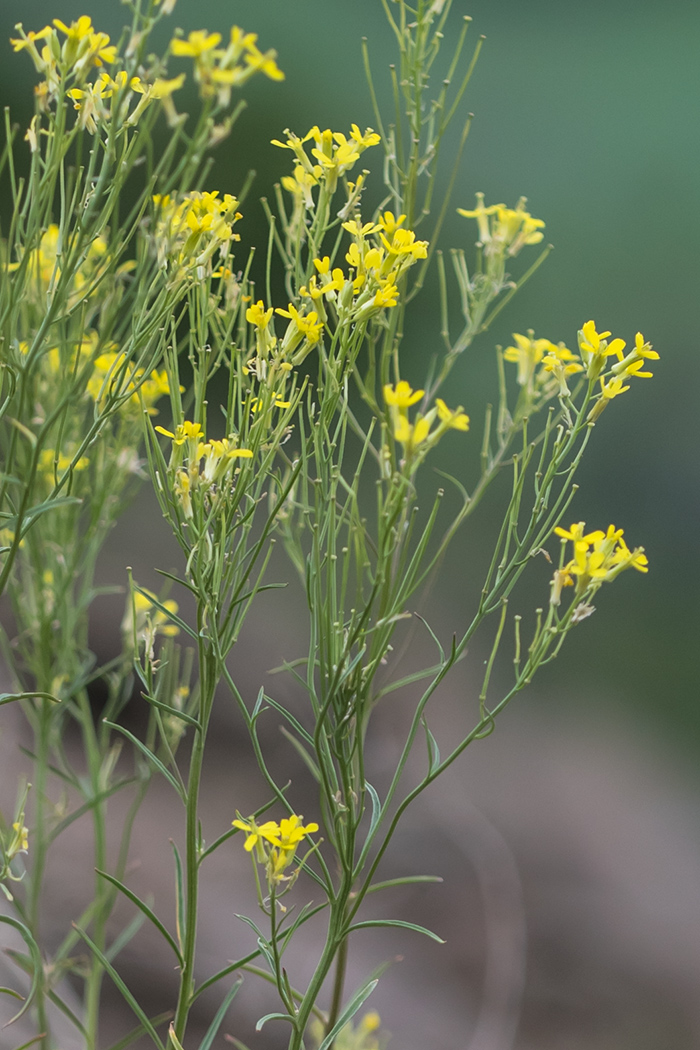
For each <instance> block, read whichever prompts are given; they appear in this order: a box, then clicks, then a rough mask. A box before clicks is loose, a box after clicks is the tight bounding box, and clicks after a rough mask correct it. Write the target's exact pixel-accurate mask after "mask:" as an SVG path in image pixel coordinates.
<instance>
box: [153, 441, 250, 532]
mask: <svg viewBox="0 0 700 1050" xmlns="http://www.w3.org/2000/svg"><path fill="white" fill-rule="evenodd" d="M155 429H156V430H157V431H158V433H159V434H164V435H165V436H166V437H169V438H170V439H171V441H172V451H171V454H170V463H169V467H170V469H171V470H172V471H174V476H175V495H176V496H177V498H178V501H179V503H180V505H181V506H182V510H183V513H184V514H185V517H187V518H191V517H192V496H193V494H194V493H195V492H199V493H203V494H204V493H208V492H210V490H212V489H213V487H214V486H221V485H222V484H224V483H225V482H226V481H227V480H228V479H229V478H230V476H231V472H232V470H233V467H234V461H235V460H236V459H251V458H252V456H253V453H252V452H251V450H250V449H248V448H239V447H238V438H237V436H236V435H235V434H231V435H229V437H227V438H220V439H212V440H210V441H207V440H206V438H205V435H204V431H203V429H202V425H201V423H192V422H190V421H189V420H185V422H184V423H180V424H179V425H178V426H177V427H176V428H175V432H174V433H173V431H172V430H166V429H165V427H156V428H155Z"/></svg>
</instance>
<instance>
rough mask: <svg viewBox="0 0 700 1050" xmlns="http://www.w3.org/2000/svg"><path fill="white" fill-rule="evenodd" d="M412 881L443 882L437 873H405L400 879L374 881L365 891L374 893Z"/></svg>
mask: <svg viewBox="0 0 700 1050" xmlns="http://www.w3.org/2000/svg"><path fill="white" fill-rule="evenodd" d="M414 882H443V879H441V878H440V876H439V875H406V876H405V877H404V878H400V879H387V880H386V882H375V884H374V885H373V886H370V887H369V889H368V890H367V893H376V892H377V890H390V889H393V888H394V886H407V885H409V884H411V883H414Z"/></svg>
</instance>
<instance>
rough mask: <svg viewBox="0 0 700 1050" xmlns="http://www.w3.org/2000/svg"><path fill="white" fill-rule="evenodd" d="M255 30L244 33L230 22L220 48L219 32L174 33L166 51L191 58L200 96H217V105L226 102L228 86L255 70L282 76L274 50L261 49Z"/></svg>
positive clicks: (272, 76)
mask: <svg viewBox="0 0 700 1050" xmlns="http://www.w3.org/2000/svg"><path fill="white" fill-rule="evenodd" d="M257 39H258V37H257V34H256V33H246V32H244V31H243V30H242V29H240V28H239V26H233V27H232V29H231V36H230V40H229V43H228V46H227V47H226V48H220V47H219V44H220V43H221V33H209V32H207V30H206V29H197V30H194V32H192V33H190V34H189V36H188V37H187V40H182V39H180V38H178V37H176V38H175V39H174V40H172V41H171V43H170V51H171V53H172V54H173V55H175V56H176V57H178V58H192V59H194V77H195V80H196V81H197V83H198V84H199V86H200V94H201V96H202V98H212V97H214V96H216V97H217V99H218V102H219V105H222V106H227V105H228V103H229V101H230V99H231V89H232V88H233V87H241V86H242V85H243V84H245V83H246V81H247V80H249V79H250V78H251V77H252V76H254V74H255V73H264V74H265V76H267V77H269V78H270V79H271V80H284V73H283V72H282V71H281V70H280V69H279V67H278V65H277V62H276V61H275V59H276V57H277V52H276V51H265V52H263V51H261V50H260V49H259V47H258V46H257V43H256V41H257Z"/></svg>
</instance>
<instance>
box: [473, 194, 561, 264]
mask: <svg viewBox="0 0 700 1050" xmlns="http://www.w3.org/2000/svg"><path fill="white" fill-rule="evenodd" d="M526 204H527V198H526V197H521V198H520V200H519V201H518V203H517V204H516V205H515V208H506V206H505V204H490V205H489V206H488V207H486V206H485V205H484V195H483V193H477V195H476V208H475V209H474V210H473V211H467V210H466V209H465V208H458V209H457V211H458V213H459V214H460V215H463V216H464V218H465V219H476V222H477V226H478V227H479V241H480V242H481V244H482V245H483V247H484V251H485V252H486V254H487V255H489V256H501V257H503V256H513V255H517V254H518V252H520V251H521V250H522V249H523V248H524V247H525V246H526V245H531V244H539V243H540V242H541V241H542V239H543V237H544V234H543V233H542V230H543V228H544V222H543V221H542V219H535V218H533V217H532V215H530V213H529V211H527V209H526V208H525V205H526Z"/></svg>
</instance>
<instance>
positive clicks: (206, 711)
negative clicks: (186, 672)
mask: <svg viewBox="0 0 700 1050" xmlns="http://www.w3.org/2000/svg"><path fill="white" fill-rule="evenodd" d="M205 611H206V610H205V609H204V607H203V605H200V607H199V610H198V626H199V632H200V641H199V668H200V682H201V701H200V712H199V721H200V725H201V729H200V730H198V731H197V732H196V733H195V736H194V741H193V744H192V757H191V760H190V770H189V776H188V781H187V818H186V821H187V824H186V833H185V834H186V844H185V877H186V880H187V888H186V911H185V938H184V945H183V951H182V955H183V965H182V971H181V974H180V990H179V993H178V1000H177V1007H176V1010H175V1020H174V1022H173V1024H174V1029H175V1035H176V1036H177V1038H178V1040H179V1041H180V1042H181V1043H182V1042H183V1040H184V1038H185V1029H186V1028H187V1018H188V1014H189V1010H190V1006H191V1004H192V995H193V992H194V961H195V949H196V945H197V910H198V905H199V791H200V787H201V780H202V766H203V763H204V746H205V742H206V734H207V726H208V724H209V718H210V716H211V709H212V706H213V702H214V692H215V690H216V683H217V681H218V674H217V670H218V667H217V661H216V659H215V657H213V656H212V653H211V651H210V650H207V648H206V645H205V641H204V639H203V638H202V632H203V631H204V630H205Z"/></svg>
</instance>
